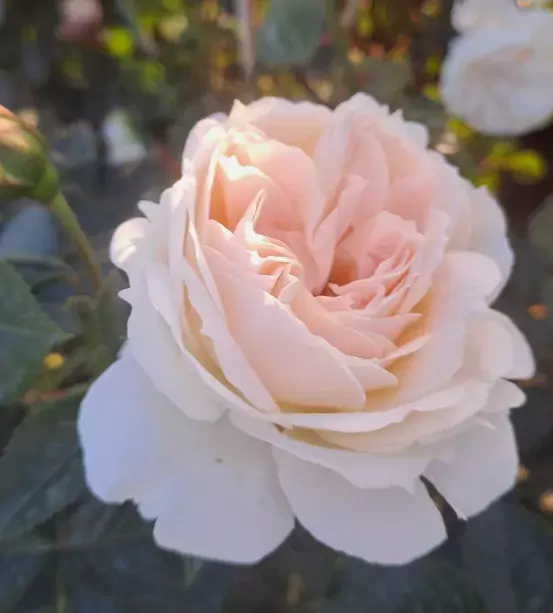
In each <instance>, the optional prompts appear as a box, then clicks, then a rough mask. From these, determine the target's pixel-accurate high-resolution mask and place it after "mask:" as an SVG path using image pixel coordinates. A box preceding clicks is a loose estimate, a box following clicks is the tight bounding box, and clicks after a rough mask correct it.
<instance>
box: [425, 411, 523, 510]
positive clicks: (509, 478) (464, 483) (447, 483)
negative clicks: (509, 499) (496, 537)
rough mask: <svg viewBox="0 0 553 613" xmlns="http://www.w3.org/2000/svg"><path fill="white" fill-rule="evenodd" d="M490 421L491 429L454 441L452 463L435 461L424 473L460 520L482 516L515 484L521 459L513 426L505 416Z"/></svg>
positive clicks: (475, 430)
mask: <svg viewBox="0 0 553 613" xmlns="http://www.w3.org/2000/svg"><path fill="white" fill-rule="evenodd" d="M488 420H489V422H490V424H491V426H492V427H491V428H490V427H486V426H477V427H474V428H471V429H470V430H468V431H467V432H464V433H462V434H460V435H459V436H458V437H457V438H456V439H455V440H454V441H452V443H453V444H454V445H455V456H454V458H453V460H452V461H451V462H442V461H438V460H436V461H435V462H432V464H430V466H429V467H428V468H427V470H426V472H425V477H427V478H428V479H429V480H430V481H431V482H432V483H433V484H434V485H435V486H436V488H437V489H438V491H439V492H440V493H441V494H442V495H443V496H444V497H445V498H446V499H447V501H448V502H449V503H450V504H451V506H452V507H453V508H454V509H455V510H456V511H457V512H458V513H459V514H460V515H461V516H465V517H470V516H472V515H476V514H477V513H480V512H481V511H483V510H484V509H485V508H486V507H488V506H489V505H490V504H491V503H492V502H493V501H494V500H496V499H497V498H498V497H499V496H501V495H502V494H504V493H505V492H507V490H509V489H510V488H511V487H512V486H513V485H514V483H515V478H516V474H517V469H518V457H517V448H516V443H515V438H514V433H513V428H512V426H511V422H510V421H509V418H508V417H505V416H497V417H494V416H492V415H489V416H488Z"/></svg>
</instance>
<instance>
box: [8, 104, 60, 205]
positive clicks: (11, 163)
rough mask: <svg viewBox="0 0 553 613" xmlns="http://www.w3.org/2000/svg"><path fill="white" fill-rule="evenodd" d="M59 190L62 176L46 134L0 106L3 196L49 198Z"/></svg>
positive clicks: (10, 197)
mask: <svg viewBox="0 0 553 613" xmlns="http://www.w3.org/2000/svg"><path fill="white" fill-rule="evenodd" d="M57 192H58V176H57V173H56V171H55V169H54V168H53V167H52V165H51V164H50V162H49V161H48V155H47V150H46V141H45V139H44V137H43V136H42V134H40V132H39V131H38V130H36V129H35V128H34V127H33V126H31V125H29V124H28V123H26V122H25V121H23V120H22V119H21V118H20V117H18V116H17V115H15V114H14V113H12V112H11V111H9V110H8V109H6V108H4V107H3V106H0V199H2V200H13V199H15V198H22V197H24V196H27V197H30V198H34V199H35V200H39V201H41V202H49V201H50V200H51V199H52V198H53V197H54V196H55V195H56V193H57Z"/></svg>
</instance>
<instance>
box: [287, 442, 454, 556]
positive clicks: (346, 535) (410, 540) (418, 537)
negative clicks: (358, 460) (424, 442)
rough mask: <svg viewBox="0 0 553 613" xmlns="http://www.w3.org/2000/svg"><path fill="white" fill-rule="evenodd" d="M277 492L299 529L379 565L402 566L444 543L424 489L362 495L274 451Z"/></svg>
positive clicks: (340, 480)
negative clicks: (278, 481)
mask: <svg viewBox="0 0 553 613" xmlns="http://www.w3.org/2000/svg"><path fill="white" fill-rule="evenodd" d="M275 459H276V461H277V465H278V476H279V479H280V483H281V486H282V488H283V490H284V493H285V494H286V497H287V498H288V501H289V502H290V505H291V506H292V509H293V511H294V513H295V514H296V516H297V518H298V520H299V521H300V522H301V524H302V525H303V526H304V527H305V528H306V529H307V530H309V532H311V534H312V535H313V536H314V537H315V538H316V539H318V540H320V541H322V542H323V543H325V544H327V545H329V546H330V547H333V548H334V549H337V550H339V551H343V552H345V553H347V554H348V555H352V556H356V557H359V558H362V559H363V560H366V561H367V562H376V563H379V564H405V563H407V562H410V561H411V560H413V559H414V558H416V557H419V556H422V555H424V554H425V553H427V552H429V551H430V550H431V549H433V548H434V547H436V546H437V545H439V544H440V543H441V542H442V541H443V540H444V539H445V538H446V532H445V527H444V524H443V521H442V518H441V516H440V513H439V512H438V510H437V509H436V507H435V506H434V503H433V502H432V500H431V499H430V497H429V496H428V494H427V492H426V490H425V488H424V486H423V485H422V483H420V482H417V483H416V484H415V487H414V490H413V492H412V493H410V492H407V491H405V490H403V489H401V488H389V489H384V490H370V489H361V488H358V487H355V486H354V485H351V483H349V482H348V481H346V479H344V478H343V477H342V476H340V475H338V474H336V473H334V472H332V471H331V470H329V469H327V468H323V467H322V466H317V465H315V464H312V463H310V462H305V461H303V460H299V459H298V458H295V457H294V456H293V455H290V454H288V453H284V452H280V451H275Z"/></svg>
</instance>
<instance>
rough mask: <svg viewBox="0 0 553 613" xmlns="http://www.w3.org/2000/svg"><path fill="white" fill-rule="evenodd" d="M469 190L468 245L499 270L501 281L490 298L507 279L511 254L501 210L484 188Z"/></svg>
mask: <svg viewBox="0 0 553 613" xmlns="http://www.w3.org/2000/svg"><path fill="white" fill-rule="evenodd" d="M470 190H471V192H472V193H471V196H472V198H471V208H470V213H471V216H472V223H471V228H472V232H471V238H470V242H469V244H468V249H471V250H473V251H478V252H479V253H482V254H484V255H486V256H488V257H490V258H491V259H492V260H493V261H494V262H495V263H496V264H497V267H498V268H499V271H500V272H501V277H502V281H501V283H500V284H499V285H498V286H497V287H496V288H495V290H494V291H493V292H492V294H491V295H490V298H489V301H490V302H493V301H494V300H495V298H496V297H497V296H498V295H499V294H500V292H501V290H502V289H503V287H504V286H505V283H507V279H508V278H509V275H510V274H511V268H512V267H513V261H514V254H513V250H512V249H511V247H510V245H509V241H508V240H507V222H506V220H505V214H504V213H503V211H502V210H501V208H500V206H499V204H498V203H497V201H496V200H495V199H494V198H493V197H492V196H491V195H490V193H489V192H488V190H487V188H485V187H481V188H479V189H476V190H475V189H474V188H473V187H472V186H470Z"/></svg>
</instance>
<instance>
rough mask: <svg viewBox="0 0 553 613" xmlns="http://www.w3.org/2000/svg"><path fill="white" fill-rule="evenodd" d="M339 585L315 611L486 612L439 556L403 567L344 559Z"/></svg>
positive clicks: (455, 568) (461, 573)
mask: <svg viewBox="0 0 553 613" xmlns="http://www.w3.org/2000/svg"><path fill="white" fill-rule="evenodd" d="M342 577H343V578H342V587H341V589H340V591H339V593H338V595H337V597H336V598H333V599H331V600H330V601H329V602H328V604H327V605H326V606H323V607H322V608H321V613H346V612H347V613H365V612H368V611H371V612H372V611H379V612H382V613H418V612H419V611H420V612H423V611H424V612H426V611H428V612H430V611H432V612H433V613H487V611H488V610H487V608H486V605H485V603H484V600H483V598H482V596H481V595H480V594H479V593H478V590H477V589H476V588H475V587H474V585H472V584H471V583H470V581H469V580H468V579H467V577H466V575H465V572H464V571H463V570H462V569H460V568H459V567H458V566H456V565H455V564H454V563H452V562H451V561H450V560H448V557H447V556H446V555H445V553H442V552H438V553H435V554H431V555H429V556H427V557H425V558H423V559H421V560H417V561H415V562H413V563H412V564H410V565H408V566H406V567H399V568H386V567H382V566H373V565H370V564H365V563H363V562H360V561H358V560H354V559H347V560H345V561H344V565H343V571H342Z"/></svg>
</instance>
